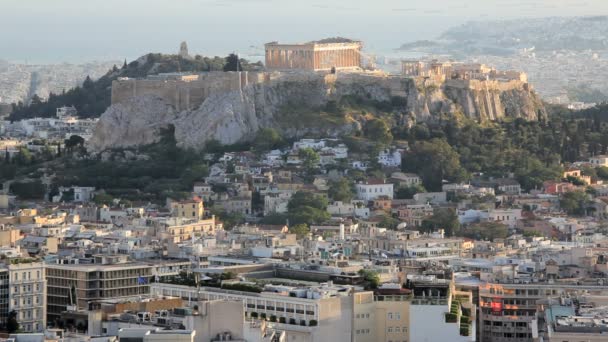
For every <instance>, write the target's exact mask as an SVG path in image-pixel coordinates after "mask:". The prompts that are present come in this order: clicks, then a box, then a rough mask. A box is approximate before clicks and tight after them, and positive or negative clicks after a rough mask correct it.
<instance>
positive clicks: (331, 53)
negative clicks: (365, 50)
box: [265, 38, 363, 71]
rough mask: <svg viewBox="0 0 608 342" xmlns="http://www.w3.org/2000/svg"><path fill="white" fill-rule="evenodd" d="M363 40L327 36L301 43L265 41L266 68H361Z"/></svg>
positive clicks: (315, 69)
mask: <svg viewBox="0 0 608 342" xmlns="http://www.w3.org/2000/svg"><path fill="white" fill-rule="evenodd" d="M362 47H363V44H362V43H361V42H359V41H354V40H350V39H347V38H329V39H323V40H319V41H313V42H308V43H304V44H279V43H278V42H272V43H268V44H266V45H265V48H266V69H268V70H290V69H296V70H312V71H324V70H325V71H329V70H344V69H358V68H361V63H362V62H361V49H362Z"/></svg>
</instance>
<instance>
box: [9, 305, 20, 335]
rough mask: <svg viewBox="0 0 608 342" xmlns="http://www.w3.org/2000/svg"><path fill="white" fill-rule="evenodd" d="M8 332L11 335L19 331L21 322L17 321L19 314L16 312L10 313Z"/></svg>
mask: <svg viewBox="0 0 608 342" xmlns="http://www.w3.org/2000/svg"><path fill="white" fill-rule="evenodd" d="M6 330H7V331H8V333H9V334H12V333H15V332H17V331H18V330H19V322H18V321H17V312H16V311H15V310H13V311H11V312H9V313H8V320H7V321H6Z"/></svg>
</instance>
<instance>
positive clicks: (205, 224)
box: [155, 216, 216, 243]
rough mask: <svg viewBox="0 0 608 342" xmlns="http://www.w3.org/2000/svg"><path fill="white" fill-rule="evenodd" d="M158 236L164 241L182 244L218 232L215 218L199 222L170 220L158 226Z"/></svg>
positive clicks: (174, 218)
mask: <svg viewBox="0 0 608 342" xmlns="http://www.w3.org/2000/svg"><path fill="white" fill-rule="evenodd" d="M155 228H156V234H155V235H156V236H157V237H158V238H160V239H161V240H163V241H172V242H173V243H180V242H183V241H187V240H191V239H192V238H193V237H196V236H204V235H207V234H213V233H215V230H216V224H215V217H214V216H211V218H208V219H204V220H199V219H194V220H190V219H185V218H176V217H173V218H170V219H167V220H166V221H163V222H159V223H158V224H156V227H155Z"/></svg>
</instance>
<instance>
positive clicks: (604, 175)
mask: <svg viewBox="0 0 608 342" xmlns="http://www.w3.org/2000/svg"><path fill="white" fill-rule="evenodd" d="M595 172H596V173H597V176H598V177H599V178H601V179H603V180H608V167H606V166H600V167H598V168H597V169H596V170H595Z"/></svg>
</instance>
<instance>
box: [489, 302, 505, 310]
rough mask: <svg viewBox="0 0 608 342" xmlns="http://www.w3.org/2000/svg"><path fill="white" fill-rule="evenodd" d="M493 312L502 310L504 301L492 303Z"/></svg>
mask: <svg viewBox="0 0 608 342" xmlns="http://www.w3.org/2000/svg"><path fill="white" fill-rule="evenodd" d="M490 307H491V308H492V312H502V302H492V303H491V304H490Z"/></svg>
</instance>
